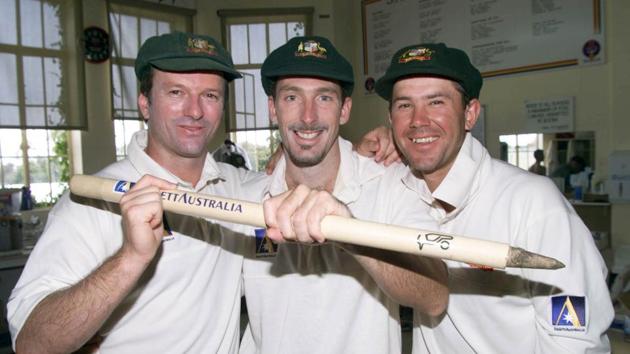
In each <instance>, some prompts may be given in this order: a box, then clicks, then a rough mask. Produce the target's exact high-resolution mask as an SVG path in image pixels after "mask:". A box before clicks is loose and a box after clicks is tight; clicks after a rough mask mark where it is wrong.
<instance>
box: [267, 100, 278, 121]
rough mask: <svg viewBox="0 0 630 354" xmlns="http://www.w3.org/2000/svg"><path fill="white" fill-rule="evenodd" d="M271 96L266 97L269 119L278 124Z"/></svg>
mask: <svg viewBox="0 0 630 354" xmlns="http://www.w3.org/2000/svg"><path fill="white" fill-rule="evenodd" d="M274 103H275V101H274V99H273V96H268V97H267V107H268V109H269V120H270V121H271V123H272V124H278V116H277V115H276V105H275V104H274Z"/></svg>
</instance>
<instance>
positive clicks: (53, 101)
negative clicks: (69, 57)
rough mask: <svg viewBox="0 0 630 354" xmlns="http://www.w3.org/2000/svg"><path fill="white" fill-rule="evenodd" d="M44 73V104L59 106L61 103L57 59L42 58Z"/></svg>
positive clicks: (58, 60)
mask: <svg viewBox="0 0 630 354" xmlns="http://www.w3.org/2000/svg"><path fill="white" fill-rule="evenodd" d="M44 72H45V73H46V77H45V78H44V82H45V85H46V104H48V105H53V106H55V105H59V104H60V103H61V102H60V101H61V60H60V59H58V58H44Z"/></svg>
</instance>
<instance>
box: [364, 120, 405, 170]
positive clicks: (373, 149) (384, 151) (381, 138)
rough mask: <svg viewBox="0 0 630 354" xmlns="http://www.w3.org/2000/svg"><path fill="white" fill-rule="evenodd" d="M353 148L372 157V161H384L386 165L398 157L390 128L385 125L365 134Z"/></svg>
mask: <svg viewBox="0 0 630 354" xmlns="http://www.w3.org/2000/svg"><path fill="white" fill-rule="evenodd" d="M355 149H356V150H357V153H359V154H360V155H363V156H366V157H373V158H374V161H376V162H379V163H380V162H384V163H385V165H386V166H388V165H389V164H391V163H393V162H395V161H397V160H398V159H400V158H399V157H398V153H397V151H396V144H394V139H393V136H392V132H391V129H389V128H388V127H385V126H380V127H377V128H375V129H373V130H371V131H369V132H368V133H367V134H365V135H364V136H363V137H362V138H361V140H360V141H359V143H358V144H356V146H355Z"/></svg>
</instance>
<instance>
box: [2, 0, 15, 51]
mask: <svg viewBox="0 0 630 354" xmlns="http://www.w3.org/2000/svg"><path fill="white" fill-rule="evenodd" d="M0 12H1V13H2V14H3V16H2V21H0V43H4V44H17V24H16V21H15V20H16V16H15V1H14V0H11V1H6V0H3V1H0Z"/></svg>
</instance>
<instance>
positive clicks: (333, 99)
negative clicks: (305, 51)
mask: <svg viewBox="0 0 630 354" xmlns="http://www.w3.org/2000/svg"><path fill="white" fill-rule="evenodd" d="M268 103H269V113H270V118H271V121H272V122H274V123H277V124H278V129H279V131H280V135H281V137H282V144H283V146H284V149H285V151H286V153H287V154H288V156H289V158H290V159H291V161H292V163H293V164H295V165H296V166H299V167H307V166H314V165H317V164H319V163H320V162H322V161H323V160H324V158H326V156H327V155H328V152H329V151H330V149H331V148H332V147H333V146H334V145H336V143H337V137H338V135H339V126H340V125H341V124H345V123H346V122H347V121H348V119H349V117H350V109H351V107H352V99H351V98H349V97H347V98H346V99H345V100H343V102H342V98H341V87H340V86H339V85H338V84H336V83H334V82H331V81H328V80H321V79H315V78H306V77H291V78H283V79H279V80H278V81H277V82H276V98H275V100H274V99H273V98H272V97H269V101H268Z"/></svg>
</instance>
